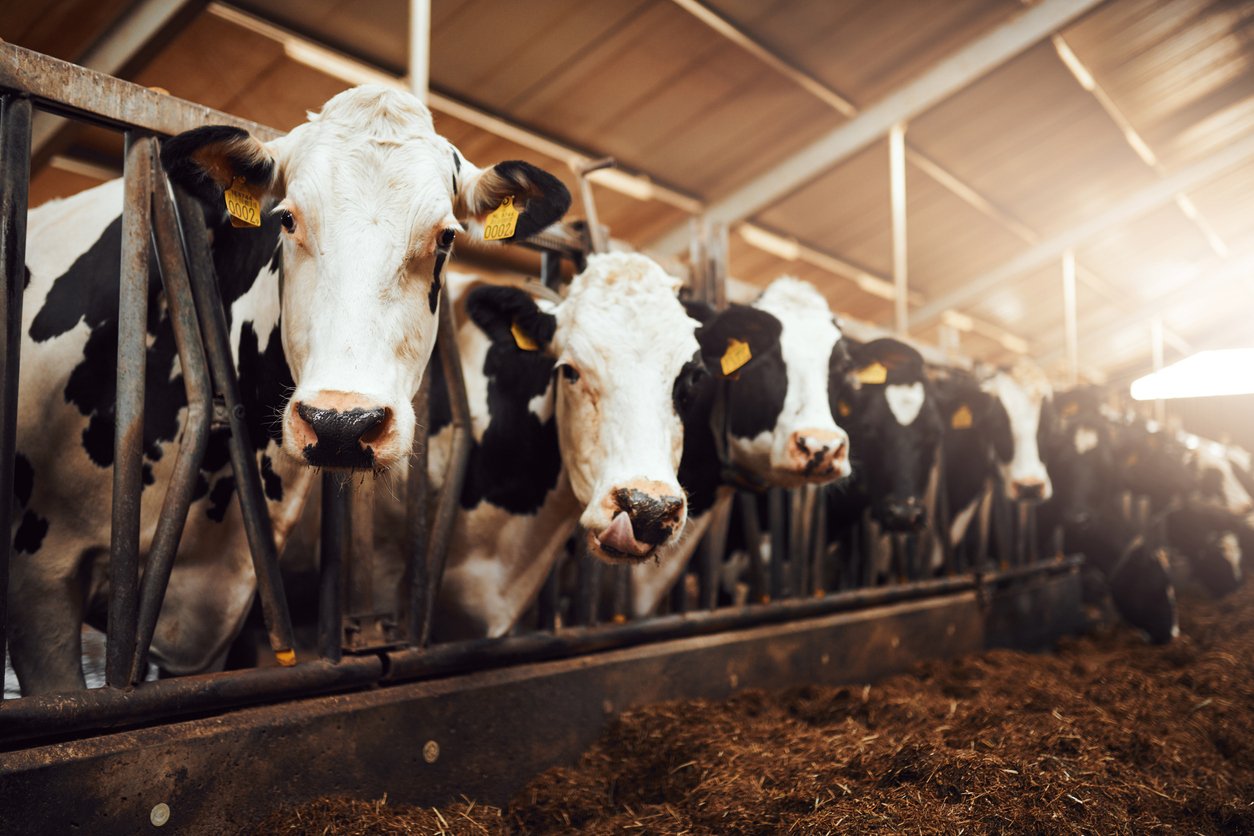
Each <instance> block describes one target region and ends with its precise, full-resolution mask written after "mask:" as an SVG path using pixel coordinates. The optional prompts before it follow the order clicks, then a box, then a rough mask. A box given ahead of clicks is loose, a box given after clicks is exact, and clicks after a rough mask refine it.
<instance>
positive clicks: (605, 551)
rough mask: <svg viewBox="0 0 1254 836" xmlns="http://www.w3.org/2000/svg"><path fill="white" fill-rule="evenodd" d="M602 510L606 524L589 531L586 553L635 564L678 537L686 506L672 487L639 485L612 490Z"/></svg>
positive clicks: (603, 503) (654, 484)
mask: <svg viewBox="0 0 1254 836" xmlns="http://www.w3.org/2000/svg"><path fill="white" fill-rule="evenodd" d="M602 510H603V511H605V512H607V515H608V516H609V518H610V523H609V525H607V526H605V527H604V528H602V529H600V530H599V531H597V530H595V529H593V528H589V530H588V551H589V552H590V553H592V554H594V555H596V556H597V557H599V558H601V559H602V560H605V561H607V562H609V563H639V562H641V561H643V560H645V559H647V558H649V557H651V556H652V555H653V554H654V552H656V551H657V549H658V548H659V547H661V546H663V545H665V544H666V543H668V542H670V541H671V540H673V539H674V538H675V537H676V536H678V534H679V532H680V530H681V529H682V528H683V525H684V522H685V516H686V511H687V503H686V502H685V500H684V497H683V495H682V492H679V491H677V490H676V487H675V486H671V485H665V484H663V483H660V482H642V483H639V484H629V485H625V486H622V487H616V488H614V489H612V490H611V491H610V492H609V495H608V496H607V497H606V498H605V500H603V502H602Z"/></svg>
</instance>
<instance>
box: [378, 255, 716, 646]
mask: <svg viewBox="0 0 1254 836" xmlns="http://www.w3.org/2000/svg"><path fill="white" fill-rule="evenodd" d="M679 286H680V280H679V279H677V278H675V277H673V276H671V275H669V274H667V273H666V272H665V271H664V270H663V269H662V268H661V267H659V266H658V265H657V264H656V263H655V262H653V261H652V260H651V259H649V258H647V257H645V256H643V255H638V254H634V253H608V254H600V255H592V256H589V258H588V262H587V267H586V269H585V270H584V271H582V272H581V273H580V274H579V275H578V276H576V277H575V279H574V280H573V281H572V283H571V285H570V287H569V289H568V290H567V292H566V294H565V296H564V298H560V299H558V298H545V295H544V294H543V293H541V292H537V291H530V292H529V291H528V290H525V289H522V288H518V287H510V286H492V285H483V286H477V287H471V288H470V289H469V290H468V291H467V295H466V297H465V305H464V307H465V317H464V318H465V322H464V324H463V325H462V326H461V327H460V329H459V332H458V345H459V348H460V351H461V358H462V370H463V373H464V375H465V379H466V387H467V392H468V397H469V404H470V411H471V417H472V436H473V439H474V444H473V447H472V451H471V454H470V460H469V464H468V469H467V473H466V478H465V484H464V487H463V490H462V494H461V496H460V499H459V506H460V507H459V511H458V514H457V517H456V520H455V523H454V529H453V536H452V543H451V545H450V549H449V558H448V565H447V569H446V571H445V574H444V579H443V584H442V586H441V589H440V594H439V598H438V603H437V608H436V617H435V622H434V629H435V636H436V638H438V639H441V640H443V639H452V638H469V637H481V636H500V635H503V634H505V633H506V632H508V631H509V630H510V629H511V628H513V626H514V625H515V624H516V623H517V621H518V619H519V618H520V617H521V616H522V615H523V613H525V612H526V610H527V608H528V606H529V605H530V604H531V602H532V600H533V599H534V598H535V597H536V595H537V593H538V591H539V589H540V586H541V585H542V584H543V582H544V579H545V578H546V577H547V575H548V573H549V571H550V570H551V569H552V568H553V566H554V565H555V564H556V562H557V561H558V560H559V559H560V557H561V555H562V553H563V552H564V550H565V547H566V541H567V540H568V538H569V536H570V534H571V533H572V532H573V531H574V530H575V528H576V526H577V525H578V526H580V527H582V530H583V541H582V544H581V545H582V547H583V548H585V549H586V550H587V552H588V553H590V554H592V555H594V556H595V557H596V558H598V559H600V560H603V561H605V562H608V563H612V564H635V563H639V562H641V561H646V560H650V559H653V558H661V557H664V556H665V555H666V554H667V552H668V551H669V550H670V549H672V548H673V547H674V546H675V544H676V543H677V542H678V541H679V539H680V538H681V536H682V535H683V532H684V529H685V525H686V522H687V519H688V514H689V513H690V512H689V506H688V500H687V498H686V495H685V492H684V490H683V488H682V487H681V485H680V483H679V480H678V476H677V471H678V468H679V464H680V458H681V455H682V451H683V446H684V418H685V415H686V412H687V410H688V409H690V408H691V405H692V403H693V401H694V397H695V393H696V391H697V390H698V389H700V388H701V386H702V385H703V383H704V381H705V378H706V376H707V375H706V371H705V367H704V364H703V363H702V362H701V358H700V355H699V345H698V343H697V339H696V336H695V333H696V329H697V327H698V323H697V322H696V321H695V320H693V319H691V318H690V317H689V316H688V314H687V312H686V311H685V309H684V307H683V306H682V304H681V303H680V301H679V298H678V296H677V291H678V289H679ZM432 386H433V395H432V401H433V405H432V416H431V433H432V436H431V448H430V461H431V476H432V483H433V485H434V486H435V487H437V488H438V487H439V485H440V480H441V478H442V475H443V465H442V462H443V461H445V460H446V458H447V447H448V443H449V435H448V431H447V429H446V428H447V425H448V422H449V420H450V411H449V407H448V402H447V395H445V394H444V393H443V388H444V387H443V386H442V385H440V380H439V379H437V378H436V376H435V375H433V384H432ZM393 506H395V503H393ZM398 510H399V509H398ZM400 530H402V527H401V526H400V524H399V520H398V519H395V518H393V519H392V520H391V521H389V522H387V523H386V524H385V526H384V531H385V532H398V531H400Z"/></svg>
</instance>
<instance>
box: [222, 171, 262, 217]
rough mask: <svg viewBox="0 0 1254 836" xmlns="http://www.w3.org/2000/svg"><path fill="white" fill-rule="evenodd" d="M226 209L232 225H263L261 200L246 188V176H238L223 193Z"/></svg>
mask: <svg viewBox="0 0 1254 836" xmlns="http://www.w3.org/2000/svg"><path fill="white" fill-rule="evenodd" d="M222 196H223V197H224V198H225V199H226V211H227V213H228V214H229V215H230V216H231V226H233V227H235V228H236V229H240V228H243V227H258V226H261V202H260V201H259V200H257V198H255V197H253V196H252V193H251V192H249V191H248V190H247V189H246V188H244V178H243V177H236V178H235V182H234V183H232V184H231V188H229V189H227V190H226V191H225V192H224V193H223V195H222Z"/></svg>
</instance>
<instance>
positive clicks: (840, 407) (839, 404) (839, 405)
mask: <svg viewBox="0 0 1254 836" xmlns="http://www.w3.org/2000/svg"><path fill="white" fill-rule="evenodd" d="M836 411H837V412H839V413H840V417H841V418H848V417H849V413H851V412H853V410H852V409H851V408H850V407H849V404H847V403H845V402H844V401H836Z"/></svg>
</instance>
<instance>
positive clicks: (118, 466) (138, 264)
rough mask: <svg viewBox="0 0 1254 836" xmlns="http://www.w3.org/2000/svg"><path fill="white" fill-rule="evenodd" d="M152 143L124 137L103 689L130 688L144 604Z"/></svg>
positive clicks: (138, 138) (127, 135)
mask: <svg viewBox="0 0 1254 836" xmlns="http://www.w3.org/2000/svg"><path fill="white" fill-rule="evenodd" d="M152 161H153V154H152V140H151V139H150V138H149V137H146V136H138V135H136V134H135V132H134V131H127V134H126V175H125V177H126V183H125V186H124V192H123V195H124V197H123V212H122V264H121V275H120V278H119V282H118V354H117V357H118V361H117V363H118V365H117V401H116V408H115V411H114V415H115V423H114V434H113V524H112V528H111V530H110V538H109V619H108V627H109V630H108V641H107V650H106V652H105V657H106V658H105V681H106V682H108V684H109V685H110V686H111V687H113V688H124V687H126V686H127V685H129V684H130V674H131V660H132V659H133V657H134V655H135V630H136V621H135V615H136V609H137V605H138V601H139V525H140V519H139V511H140V502H139V497H140V490H141V488H142V487H143V485H142V479H143V467H144V376H145V371H146V368H147V360H148V346H147V337H148V259H149V251H148V245H149V241H150V239H151V236H152V201H151V194H152Z"/></svg>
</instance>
